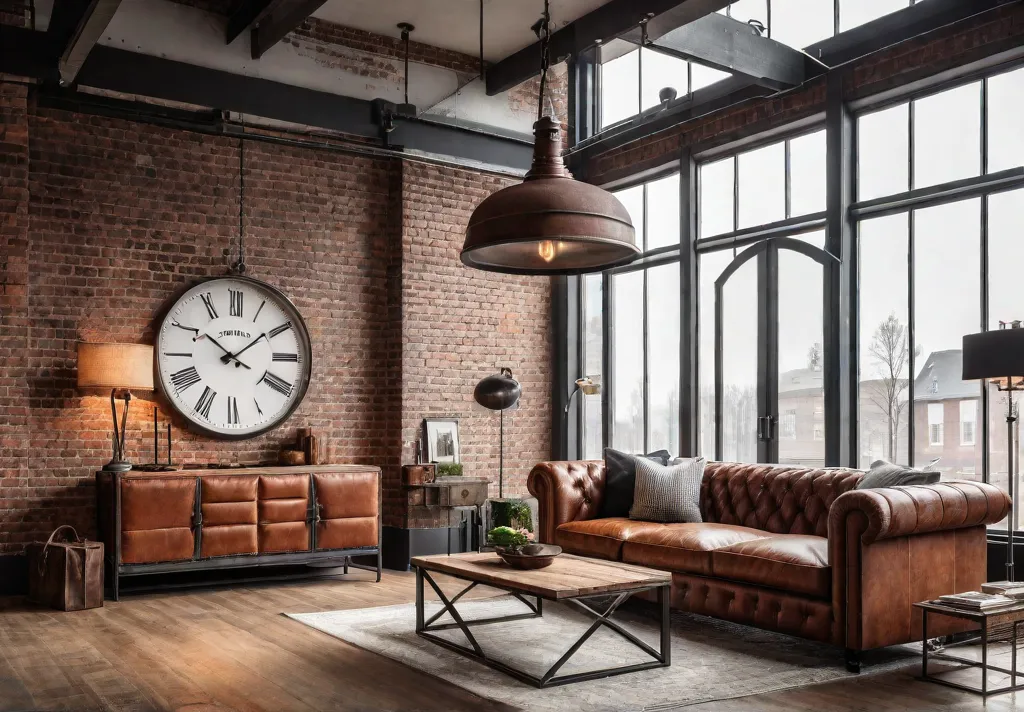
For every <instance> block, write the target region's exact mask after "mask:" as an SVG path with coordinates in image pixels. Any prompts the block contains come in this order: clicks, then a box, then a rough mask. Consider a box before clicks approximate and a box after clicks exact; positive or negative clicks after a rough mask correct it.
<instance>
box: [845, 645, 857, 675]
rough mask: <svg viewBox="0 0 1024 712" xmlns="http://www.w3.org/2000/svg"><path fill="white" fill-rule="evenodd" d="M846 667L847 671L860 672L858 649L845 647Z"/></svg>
mask: <svg viewBox="0 0 1024 712" xmlns="http://www.w3.org/2000/svg"><path fill="white" fill-rule="evenodd" d="M846 669H847V671H848V672H852V673H859V672H860V651H859V650H854V649H853V648H847V649H846Z"/></svg>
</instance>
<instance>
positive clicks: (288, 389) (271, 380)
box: [260, 371, 292, 398]
mask: <svg viewBox="0 0 1024 712" xmlns="http://www.w3.org/2000/svg"><path fill="white" fill-rule="evenodd" d="M260 381H262V382H263V383H266V384H267V385H268V386H270V387H271V388H273V389H274V390H275V391H277V392H278V393H280V394H281V395H283V396H284V397H285V398H287V397H288V396H290V395H291V394H292V384H291V383H289V382H288V381H286V380H284V379H283V378H281V377H280V376H275V375H274V374H272V373H271V372H270V371H267V372H266V373H264V374H263V378H261V379H260Z"/></svg>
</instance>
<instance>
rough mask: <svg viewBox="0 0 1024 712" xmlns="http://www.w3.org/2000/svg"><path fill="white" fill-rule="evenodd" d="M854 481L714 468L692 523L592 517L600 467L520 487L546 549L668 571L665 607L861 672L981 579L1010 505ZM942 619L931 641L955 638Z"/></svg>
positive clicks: (965, 491)
mask: <svg viewBox="0 0 1024 712" xmlns="http://www.w3.org/2000/svg"><path fill="white" fill-rule="evenodd" d="M862 476H863V473H862V472H859V471H855V470H844V469H826V470H823V469H806V468H792V467H782V466H776V465H745V464H736V463H728V462H709V463H708V464H707V467H706V468H705V471H704V479H703V482H702V484H701V492H700V510H701V515H702V517H703V519H704V522H703V523H701V524H658V523H654V522H641V521H632V520H629V519H625V518H607V519H597V518H595V517H596V515H597V512H599V511H600V509H601V501H602V498H603V495H604V482H605V469H604V462H603V461H579V462H543V463H540V464H538V465H537V466H536V467H534V468H533V471H532V472H531V473H530V477H529V480H528V485H527V486H528V488H529V490H530V493H531V494H533V495H534V496H535V497H537V499H538V501H539V505H540V528H539V538H540V540H541V541H542V542H545V543H553V544H557V545H559V546H561V547H562V548H563V549H564V550H565V551H567V552H570V553H573V554H579V555H583V556H593V557H597V558H602V559H613V560H617V561H625V562H627V563H633V564H639V565H642V566H650V567H653V568H657V569H663V570H668V571H671V572H672V606H673V608H676V609H679V610H682V611H688V612H691V613H700V614H704V615H708V616H714V617H716V618H723V619H726V620H730V621H735V622H737V623H744V624H747V625H753V626H757V627H759V628H766V629H769V630H774V631H779V632H782V633H788V634H791V635H795V636H800V637H803V638H809V639H811V640H817V641H822V642H825V643H831V644H833V645H837V646H841V647H844V648H845V649H846V652H847V666H848V667H849V668H850V669H851V670H859V665H860V663H859V652H860V651H863V650H868V649H871V648H879V647H883V646H886V645H894V644H897V643H906V642H910V641H914V640H920V639H921V617H920V615H919V614H918V615H915V612H914V610H913V609H912V604H913V603H914V602H915V601H923V600H925V599H929V598H934V597H936V596H939V595H941V594H946V593H954V592H958V591H967V590H972V589H977V588H978V587H979V586H980V585H981V583H982V582H984V581H985V580H986V570H985V567H986V533H985V527H986V525H987V524H994V523H996V522H998V521H1000V520H1001V519H1003V518H1004V517H1005V516H1006V514H1007V512H1008V511H1009V507H1010V499H1009V497H1008V496H1007V495H1006V493H1005V492H1003V491H1002V490H1000V489H998V488H997V487H994V486H991V485H986V484H981V483H974V482H943V483H940V484H936V485H918V486H913V487H897V488H888V489H875V490H867V489H865V490H855V489H854V487H855V485H856V484H857V482H858V481H859V480H860V478H861V477H862ZM946 620H947V621H948V622H947V624H946V625H947V627H945V628H942V627H938V628H933V626H932V625H929V631H928V632H929V635H930V636H936V635H944V634H947V633H953V632H958V631H960V630H963V627H962V626H960V625H959V624H957V623H956V622H954V621H952V619H946ZM935 623H936V624H938V625H941V619H940V618H937V619H935Z"/></svg>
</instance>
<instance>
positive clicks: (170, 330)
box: [158, 278, 310, 434]
mask: <svg viewBox="0 0 1024 712" xmlns="http://www.w3.org/2000/svg"><path fill="white" fill-rule="evenodd" d="M296 319H299V321H300V322H301V318H300V317H298V315H297V313H296V312H295V311H294V308H293V307H291V305H290V304H289V303H288V302H287V300H283V299H281V298H279V296H278V297H275V295H273V294H271V293H270V291H268V290H264V289H261V288H260V286H259V283H253V282H250V281H247V280H239V279H234V278H226V279H220V280H212V281H210V282H206V283H204V284H203V285H200V286H198V287H195V288H193V289H192V290H189V292H186V294H185V295H184V296H183V297H182V298H181V299H180V300H179V301H178V302H177V303H176V304H175V305H174V307H172V309H171V312H170V314H169V315H168V318H167V319H165V321H164V324H163V327H162V328H161V330H160V333H159V340H158V348H159V351H158V359H159V365H160V368H159V371H160V375H161V383H162V386H163V388H164V390H165V391H166V393H167V394H168V396H169V397H170V398H171V399H172V401H173V402H174V404H175V407H176V408H177V409H178V410H179V411H180V412H182V413H183V414H184V415H185V417H187V418H189V419H191V420H193V421H195V422H196V423H197V424H200V425H201V426H202V427H203V428H205V429H210V430H213V431H214V432H223V433H226V434H227V433H231V434H239V433H244V432H245V431H262V430H265V429H266V428H267V427H268V426H270V425H273V424H274V423H275V422H276V421H278V420H280V419H283V418H284V417H286V416H287V414H288V413H289V412H290V410H291V409H292V408H293V407H294V405H295V403H296V400H297V399H298V398H301V396H302V394H303V392H304V390H305V385H304V384H305V382H306V381H308V378H309V370H310V354H309V345H308V339H307V338H302V335H300V333H299V330H298V329H296V326H295V321H296ZM300 326H301V324H300ZM301 331H302V334H304V333H305V328H304V327H302V329H301Z"/></svg>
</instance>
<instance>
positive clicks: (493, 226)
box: [460, 116, 640, 275]
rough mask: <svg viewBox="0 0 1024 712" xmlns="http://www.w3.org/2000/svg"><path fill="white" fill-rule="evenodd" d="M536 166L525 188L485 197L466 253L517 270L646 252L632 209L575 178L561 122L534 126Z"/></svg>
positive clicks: (580, 265) (543, 271) (467, 259)
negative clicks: (565, 155)
mask: <svg viewBox="0 0 1024 712" xmlns="http://www.w3.org/2000/svg"><path fill="white" fill-rule="evenodd" d="M534 136H535V143H534V149H533V165H532V166H531V168H530V172H529V173H527V174H526V178H525V179H524V180H523V182H522V183H520V184H518V185H513V186H509V187H508V188H505V189H503V190H499V191H498V192H497V193H494V194H493V195H491V196H489V197H488V198H486V199H485V200H484V201H483V202H482V203H480V205H479V206H478V207H477V209H476V210H474V211H473V215H472V217H470V219H469V226H468V227H467V228H466V241H465V243H464V245H463V247H462V253H461V255H460V258H461V259H462V262H463V263H464V264H465V265H466V266H468V267H474V268H476V269H481V270H487V271H490V272H506V273H511V274H537V275H556V274H582V273H586V272H599V271H601V270H603V269H606V268H608V267H612V266H614V265H618V264H623V263H626V262H629V261H631V260H633V259H634V258H635V257H636V256H637V255H638V254H639V253H640V249H639V248H638V247H637V246H636V231H635V230H634V229H633V223H632V221H631V220H630V217H629V212H628V211H627V210H626V208H625V206H623V204H622V203H621V202H619V199H618V198H616V197H615V196H614V195H612V194H611V193H609V192H608V191H606V190H602V189H601V188H598V187H597V186H595V185H590V184H588V183H581V182H579V181H576V180H573V178H572V175H571V174H570V173H569V171H568V170H566V168H565V162H564V161H563V160H562V139H561V127H560V126H559V125H558V124H557V123H555V122H554V121H553V120H552V119H551V118H550V117H547V116H545V117H544V118H542V119H540V120H539V121H538V122H537V123H536V124H534Z"/></svg>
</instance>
